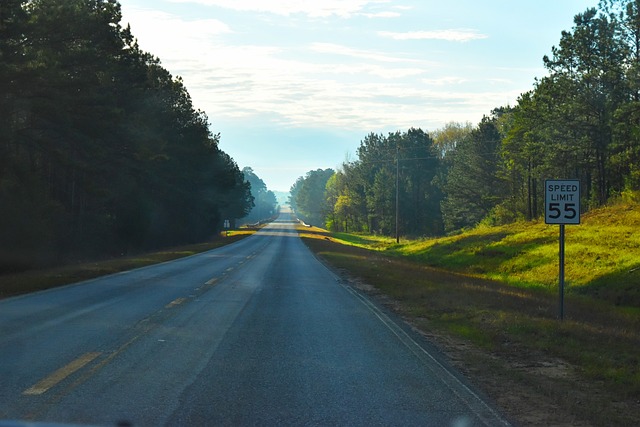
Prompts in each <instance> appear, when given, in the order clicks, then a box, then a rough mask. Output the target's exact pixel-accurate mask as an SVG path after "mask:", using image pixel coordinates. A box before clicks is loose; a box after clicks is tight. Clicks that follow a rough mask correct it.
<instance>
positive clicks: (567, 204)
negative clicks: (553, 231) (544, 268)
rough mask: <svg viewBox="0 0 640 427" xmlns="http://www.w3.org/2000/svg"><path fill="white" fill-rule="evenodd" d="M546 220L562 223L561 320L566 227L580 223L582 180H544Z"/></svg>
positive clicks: (560, 267)
mask: <svg viewBox="0 0 640 427" xmlns="http://www.w3.org/2000/svg"><path fill="white" fill-rule="evenodd" d="M544 222H546V223H547V224H560V239H559V241H560V246H559V251H558V254H559V263H558V265H559V271H558V289H559V294H560V304H559V305H560V316H559V317H560V320H562V319H564V234H565V233H564V227H565V225H566V224H580V181H578V180H577V179H569V180H559V179H548V180H546V181H545V182H544Z"/></svg>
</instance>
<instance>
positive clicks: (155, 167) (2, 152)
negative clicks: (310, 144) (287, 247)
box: [0, 0, 253, 272]
mask: <svg viewBox="0 0 640 427" xmlns="http://www.w3.org/2000/svg"><path fill="white" fill-rule="evenodd" d="M120 21H121V10H120V4H119V3H118V2H117V1H116V0H32V1H29V2H25V1H21V0H2V2H0V129H1V131H0V272H1V271H10V270H16V269H22V268H28V267H31V266H33V265H41V264H43V263H52V262H59V261H60V258H61V257H63V256H64V257H69V256H78V255H80V254H81V255H83V256H85V257H86V256H103V255H112V254H121V253H128V252H131V251H138V250H142V249H147V248H152V247H158V246H162V245H171V244H181V243H186V242H195V241H202V240H204V239H206V238H209V237H210V236H212V235H213V234H214V233H215V232H216V231H217V230H219V229H220V228H221V226H222V224H223V221H224V219H227V218H241V217H243V216H245V215H246V214H248V213H249V212H250V210H251V208H252V207H253V196H252V195H251V191H250V184H249V183H248V182H247V181H246V180H245V177H244V175H243V173H242V171H240V170H239V168H238V166H237V165H236V163H235V162H234V160H233V159H232V158H230V157H229V156H228V155H227V154H226V153H224V152H222V151H221V150H220V149H219V148H218V142H219V135H218V134H212V132H211V131H210V130H209V122H208V118H207V116H206V115H205V113H204V112H202V111H199V110H196V109H195V108H194V106H193V104H192V101H191V98H190V96H189V93H188V92H187V89H186V88H185V86H184V84H183V82H182V80H181V79H180V78H178V77H173V76H172V75H171V74H170V73H169V72H168V71H167V70H166V69H164V68H163V67H162V65H161V63H160V60H159V59H158V58H156V57H154V56H153V55H152V54H150V53H147V52H143V51H142V50H141V49H140V48H139V46H138V44H137V42H136V40H135V38H134V36H133V34H132V32H131V30H130V28H128V27H126V28H124V27H122V26H121V24H120Z"/></svg>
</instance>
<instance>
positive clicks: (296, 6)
mask: <svg viewBox="0 0 640 427" xmlns="http://www.w3.org/2000/svg"><path fill="white" fill-rule="evenodd" d="M170 1H172V2H174V3H197V4H202V5H205V6H218V7H222V8H225V9H231V10H237V11H241V12H261V13H272V14H275V15H282V16H289V15H294V14H304V15H308V16H311V17H328V16H339V17H343V18H347V17H350V16H352V15H354V14H357V13H360V12H362V11H363V10H364V9H365V8H366V6H368V5H370V4H378V3H386V1H384V0H321V1H320V0H170Z"/></svg>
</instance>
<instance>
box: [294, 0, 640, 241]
mask: <svg viewBox="0 0 640 427" xmlns="http://www.w3.org/2000/svg"><path fill="white" fill-rule="evenodd" d="M543 62H544V65H545V67H546V69H547V70H548V75H547V76H546V77H543V78H540V79H537V80H536V81H535V84H534V87H533V89H531V90H530V91H528V92H526V93H523V94H522V95H521V96H520V97H519V99H518V101H517V104H516V105H515V106H506V107H498V108H495V109H494V110H493V111H491V112H490V113H488V115H487V116H485V117H484V118H483V119H482V120H481V121H480V123H478V124H477V125H475V126H474V125H471V124H469V123H465V124H461V123H455V122H453V123H449V124H447V125H446V126H444V127H443V128H442V129H437V130H435V131H433V132H430V133H427V132H425V131H423V130H421V129H409V130H408V131H406V132H395V133H389V134H388V135H382V134H374V133H372V134H370V135H367V136H366V137H365V138H364V139H363V140H362V141H361V143H360V147H359V148H358V151H357V156H358V158H357V160H355V161H347V162H345V163H344V164H343V165H342V166H341V168H339V170H337V171H335V172H333V173H327V171H321V170H319V171H311V172H309V173H308V174H307V175H306V176H305V177H300V178H299V179H298V180H297V181H296V183H295V184H294V185H293V187H292V188H291V204H292V206H293V207H294V209H295V210H296V212H297V213H298V215H299V216H300V217H301V218H303V219H309V220H310V221H312V222H314V224H316V225H322V224H324V225H326V226H327V227H328V228H330V229H332V230H336V231H355V232H370V233H380V234H385V235H393V234H394V233H395V232H396V203H397V209H398V212H399V215H398V216H397V221H398V230H399V233H401V234H403V235H413V236H435V235H441V234H443V233H448V232H454V231H456V230H460V229H463V228H466V227H472V226H475V225H477V224H479V223H481V222H485V223H487V224H503V223H509V222H512V221H517V220H523V219H525V220H533V219H537V218H540V216H541V215H542V214H543V213H544V212H543V204H544V193H543V191H544V180H545V179H568V178H573V179H579V180H580V181H581V183H582V186H581V188H582V194H581V198H582V207H583V209H590V208H592V207H597V206H601V205H603V204H606V203H607V202H608V201H609V200H610V199H611V198H612V197H620V196H621V195H626V194H633V192H634V191H638V190H640V0H632V1H629V0H602V1H601V2H600V4H599V6H598V7H597V8H590V9H587V10H586V11H585V12H584V13H580V14H578V15H576V16H575V18H574V26H573V28H572V29H571V31H564V32H562V34H561V38H560V42H559V44H558V46H554V47H552V48H551V54H550V55H549V56H545V57H544V58H543ZM322 183H324V187H323V185H322Z"/></svg>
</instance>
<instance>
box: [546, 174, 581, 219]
mask: <svg viewBox="0 0 640 427" xmlns="http://www.w3.org/2000/svg"><path fill="white" fill-rule="evenodd" d="M544 188H545V190H544V202H545V203H544V205H545V209H544V222H545V223H547V224H580V181H578V180H577V179H569V180H558V179H548V180H546V181H545V183H544Z"/></svg>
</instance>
